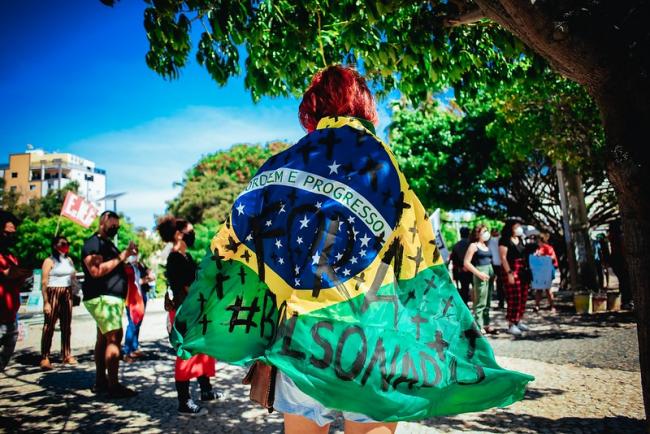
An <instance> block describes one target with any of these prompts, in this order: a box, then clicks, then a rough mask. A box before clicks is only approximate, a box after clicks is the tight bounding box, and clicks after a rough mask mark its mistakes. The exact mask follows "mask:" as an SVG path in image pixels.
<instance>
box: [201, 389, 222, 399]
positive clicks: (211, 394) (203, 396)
mask: <svg viewBox="0 0 650 434" xmlns="http://www.w3.org/2000/svg"><path fill="white" fill-rule="evenodd" d="M218 399H223V394H221V393H219V392H215V391H214V390H210V391H208V392H201V399H200V401H201V402H209V401H215V400H218Z"/></svg>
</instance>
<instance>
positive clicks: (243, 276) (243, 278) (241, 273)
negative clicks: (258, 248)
mask: <svg viewBox="0 0 650 434" xmlns="http://www.w3.org/2000/svg"><path fill="white" fill-rule="evenodd" d="M239 278H240V279H241V284H242V285H244V284H246V271H245V270H244V266H243V265H242V266H241V267H239Z"/></svg>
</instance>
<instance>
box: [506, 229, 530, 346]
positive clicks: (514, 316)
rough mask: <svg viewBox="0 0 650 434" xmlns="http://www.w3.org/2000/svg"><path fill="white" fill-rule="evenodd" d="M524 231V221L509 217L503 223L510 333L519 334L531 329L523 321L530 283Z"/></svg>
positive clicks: (507, 317)
mask: <svg viewBox="0 0 650 434" xmlns="http://www.w3.org/2000/svg"><path fill="white" fill-rule="evenodd" d="M523 235H524V228H523V227H522V225H521V221H519V220H517V219H509V220H506V223H505V225H504V226H503V229H502V231H501V239H500V240H499V254H500V255H501V271H502V273H503V289H504V292H505V295H506V301H507V305H508V307H507V310H506V319H507V320H508V333H510V334H511V335H513V336H520V335H521V334H522V332H525V331H528V326H527V325H525V324H524V323H523V322H522V321H521V319H522V318H523V316H524V312H525V310H526V301H527V300H528V287H529V285H530V278H529V274H530V271H529V270H528V265H527V261H526V246H525V244H524V239H523Z"/></svg>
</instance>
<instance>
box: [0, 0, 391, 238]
mask: <svg viewBox="0 0 650 434" xmlns="http://www.w3.org/2000/svg"><path fill="white" fill-rule="evenodd" d="M144 8H145V3H144V2H142V1H136V0H130V1H121V2H120V3H118V4H117V5H116V6H115V7H114V8H112V9H111V8H108V7H106V6H103V5H102V4H101V3H100V2H99V0H76V1H68V2H42V1H36V0H22V1H20V2H8V3H7V4H6V5H4V8H3V12H4V17H5V19H4V20H3V26H1V27H0V101H2V104H1V105H0V115H1V116H0V149H1V152H0V163H5V162H7V156H8V154H10V153H14V152H23V151H24V150H25V148H26V145H27V144H28V143H29V144H33V145H34V146H35V147H37V148H43V149H45V150H46V151H48V152H54V151H59V152H71V153H74V154H78V155H80V156H81V157H84V158H88V159H91V160H94V161H95V162H96V163H97V165H98V166H99V167H101V168H103V169H106V170H107V172H108V175H107V176H108V186H107V190H108V192H122V191H125V192H127V195H125V196H124V197H122V198H121V199H120V200H119V201H118V209H119V210H120V211H122V212H124V213H125V214H126V215H127V216H128V217H129V218H130V219H131V220H132V221H133V222H134V223H135V224H136V225H139V226H144V227H152V226H153V224H154V220H153V216H154V214H161V213H163V212H164V210H165V201H166V200H169V199H171V198H172V197H174V196H175V195H176V194H177V193H178V189H177V188H174V187H173V186H172V183H173V182H174V181H180V180H181V179H182V177H183V172H184V171H185V170H186V169H188V168H189V167H190V166H191V165H192V164H193V163H194V162H196V161H197V160H198V159H199V158H200V156H201V155H204V154H207V153H210V152H214V151H216V150H219V149H224V148H227V147H229V146H230V145H232V144H234V143H242V142H255V143H257V142H261V143H265V142H268V141H271V140H288V141H296V140H297V139H299V138H300V137H301V136H302V135H303V134H304V132H303V130H302V128H301V127H300V125H299V124H298V120H297V110H298V103H299V101H298V100H296V99H294V98H265V99H263V100H262V101H261V102H259V103H258V104H254V103H253V102H252V99H251V97H250V94H249V93H248V92H247V91H246V90H245V89H244V86H243V78H236V79H233V80H232V81H231V82H230V83H229V84H228V85H227V86H225V87H223V88H220V87H218V86H217V85H216V84H215V83H214V82H213V81H212V80H211V79H210V77H209V76H208V74H207V72H205V71H204V70H203V69H201V68H200V67H199V66H198V65H197V64H196V62H195V61H194V59H193V57H192V56H191V58H190V64H189V65H188V66H187V67H186V68H185V69H184V70H183V71H182V74H181V77H180V79H178V80H174V81H166V80H164V79H162V78H161V77H160V76H158V75H157V74H155V73H154V72H153V71H151V70H149V69H148V68H147V66H146V64H145V61H144V56H145V53H146V52H147V46H148V45H147V40H146V37H145V34H144V29H143V27H142V13H143V10H144ZM380 118H381V124H380V128H381V129H383V128H384V127H385V126H386V125H387V123H388V113H387V111H386V110H385V109H382V110H380Z"/></svg>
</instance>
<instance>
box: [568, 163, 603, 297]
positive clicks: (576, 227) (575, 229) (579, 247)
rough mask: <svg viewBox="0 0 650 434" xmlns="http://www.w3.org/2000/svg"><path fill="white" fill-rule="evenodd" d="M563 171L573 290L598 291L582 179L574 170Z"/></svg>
mask: <svg viewBox="0 0 650 434" xmlns="http://www.w3.org/2000/svg"><path fill="white" fill-rule="evenodd" d="M562 169H563V170H562V172H563V173H562V175H563V176H562V178H563V181H564V187H565V191H566V198H567V208H568V212H569V224H570V231H571V238H572V241H573V249H574V257H575V265H576V269H575V273H576V278H575V287H573V288H571V289H572V290H573V291H585V290H586V291H595V290H596V289H598V278H597V276H596V263H595V261H594V252H593V247H592V245H591V238H589V219H588V217H587V205H586V204H585V196H584V192H583V184H582V177H581V176H580V174H579V173H578V172H576V171H574V170H568V169H567V168H566V167H563V168H562ZM572 282H573V280H572Z"/></svg>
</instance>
